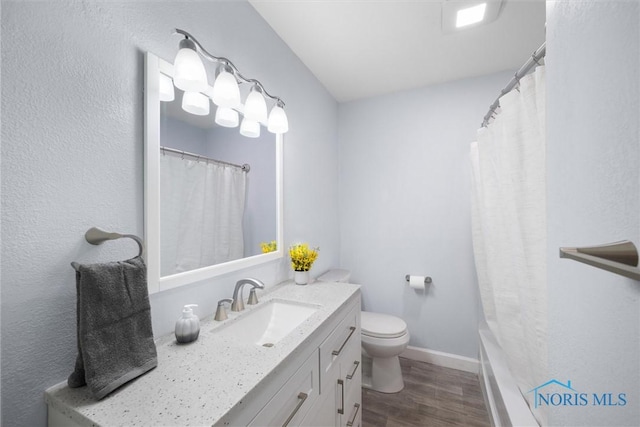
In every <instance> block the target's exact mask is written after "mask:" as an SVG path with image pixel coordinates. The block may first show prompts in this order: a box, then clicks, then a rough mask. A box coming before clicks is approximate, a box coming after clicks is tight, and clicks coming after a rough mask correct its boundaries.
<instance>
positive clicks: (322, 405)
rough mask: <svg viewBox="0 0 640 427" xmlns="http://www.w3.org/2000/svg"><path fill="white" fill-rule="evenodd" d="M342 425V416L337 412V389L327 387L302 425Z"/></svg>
mask: <svg viewBox="0 0 640 427" xmlns="http://www.w3.org/2000/svg"><path fill="white" fill-rule="evenodd" d="M339 424H340V415H339V414H338V411H337V410H336V387H328V386H326V385H325V387H324V389H323V390H322V394H320V396H319V399H317V400H316V404H315V405H314V407H313V408H311V410H310V411H309V412H308V413H307V415H306V417H305V418H304V420H302V422H301V423H300V425H302V426H305V427H328V426H337V425H339Z"/></svg>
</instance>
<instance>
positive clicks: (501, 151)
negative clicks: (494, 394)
mask: <svg viewBox="0 0 640 427" xmlns="http://www.w3.org/2000/svg"><path fill="white" fill-rule="evenodd" d="M544 70H545V69H544V67H543V66H540V67H538V68H537V69H536V70H535V71H534V72H533V73H531V74H529V75H527V76H525V77H524V78H523V79H522V80H521V82H520V88H519V90H513V91H511V92H509V93H508V94H506V95H504V96H503V97H502V98H501V99H500V106H501V111H500V113H499V114H498V115H497V116H496V119H495V121H493V122H492V123H491V124H489V126H488V127H487V128H482V129H480V130H479V131H478V134H477V142H474V143H472V144H471V154H470V157H471V166H472V177H473V195H472V236H473V248H474V255H475V263H476V270H477V274H478V284H479V286H480V296H481V299H482V306H483V310H484V315H485V319H486V321H487V324H488V325H489V328H490V329H491V331H492V332H493V334H494V335H495V336H496V339H497V340H498V342H499V343H500V345H501V347H502V349H503V350H504V352H505V354H506V356H507V361H508V364H509V368H510V370H511V372H512V374H513V375H514V377H515V379H516V381H517V382H518V386H519V387H520V391H521V392H522V395H523V396H524V398H525V399H527V400H528V402H529V407H530V408H532V411H533V414H534V416H535V417H536V418H537V419H538V421H539V422H540V423H541V425H545V424H546V413H544V412H542V411H541V408H540V407H539V408H538V409H534V406H535V405H534V404H533V397H534V393H530V391H531V390H532V389H533V388H534V387H537V386H538V385H540V384H543V383H544V382H546V381H547V380H549V378H548V375H549V373H548V371H547V281H546V279H547V264H546V256H547V254H546V252H547V225H546V224H547V223H546V178H545V176H546V165H545V81H544Z"/></svg>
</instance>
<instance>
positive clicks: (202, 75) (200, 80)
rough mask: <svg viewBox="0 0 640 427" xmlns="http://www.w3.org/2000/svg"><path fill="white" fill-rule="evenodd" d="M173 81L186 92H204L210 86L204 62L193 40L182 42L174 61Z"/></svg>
mask: <svg viewBox="0 0 640 427" xmlns="http://www.w3.org/2000/svg"><path fill="white" fill-rule="evenodd" d="M173 82H174V84H175V85H176V87H177V88H178V89H182V90H183V91H185V92H203V91H204V90H205V89H207V87H208V86H209V84H208V83H207V72H206V70H205V69H204V64H203V63H202V60H200V56H198V53H197V52H196V51H195V44H194V43H193V42H192V41H191V40H188V39H184V40H182V41H181V42H180V50H179V51H178V54H177V55H176V59H175V61H173Z"/></svg>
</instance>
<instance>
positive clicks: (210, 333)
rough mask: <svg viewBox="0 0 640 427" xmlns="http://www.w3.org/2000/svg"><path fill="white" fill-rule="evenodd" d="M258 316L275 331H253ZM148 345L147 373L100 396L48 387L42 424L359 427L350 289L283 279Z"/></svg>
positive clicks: (356, 335) (356, 319) (354, 303)
mask: <svg viewBox="0 0 640 427" xmlns="http://www.w3.org/2000/svg"><path fill="white" fill-rule="evenodd" d="M278 310H280V311H278ZM269 313H270V314H269ZM264 316H267V318H268V316H271V318H270V320H269V321H268V323H269V325H272V326H273V325H275V326H276V327H266V326H265V328H264V329H265V332H264V333H263V334H261V335H260V334H255V333H253V335H252V330H253V329H255V327H256V325H258V324H259V323H265V322H264V321H261V320H258V319H264V318H265V317H264ZM278 316H280V317H282V318H278ZM300 316H302V317H300ZM285 317H286V319H288V320H287V321H286V322H282V320H283V318H285ZM292 318H297V320H296V322H298V324H297V325H296V326H295V327H293V328H291V321H290V319H292ZM287 323H288V324H289V330H285V332H282V333H279V332H278V329H279V328H281V326H282V325H285V324H287ZM245 329H246V330H245ZM249 329H250V330H249ZM285 329H286V327H285ZM257 335H260V336H257ZM265 337H267V338H265ZM264 340H267V341H268V342H262V341H264ZM157 350H158V367H157V368H156V369H154V370H152V371H150V372H148V373H147V374H146V375H144V376H142V377H140V378H138V379H136V380H134V381H132V382H131V383H129V384H127V385H125V386H123V387H121V388H120V389H118V390H116V391H115V392H113V393H112V394H110V395H109V396H107V397H106V398H104V399H103V400H101V401H95V400H94V399H93V398H92V397H91V396H90V394H89V391H88V390H87V388H86V387H81V388H77V389H71V388H69V387H68V386H67V384H66V381H65V382H63V383H60V384H58V385H56V386H53V387H51V388H50V389H48V390H47V391H46V393H45V400H46V402H47V405H48V411H49V412H48V422H49V426H51V427H53V426H110V425H127V426H133V425H139V426H156V425H176V426H191V425H217V426H225V425H229V426H231V425H250V426H267V425H269V426H274V425H278V426H280V425H288V426H296V425H309V426H330V425H335V426H358V425H360V419H361V414H362V411H361V388H360V387H361V370H360V353H361V348H360V288H359V286H358V285H352V284H347V283H321V282H316V283H313V284H310V285H307V286H298V285H295V284H293V283H292V282H285V283H283V284H280V285H277V286H275V287H273V288H272V289H270V290H269V291H268V292H266V293H265V294H264V295H262V296H261V298H260V303H259V304H257V305H255V306H248V308H247V309H246V310H244V311H242V312H240V313H233V312H230V313H229V319H228V320H225V321H222V322H216V321H213V320H206V319H205V320H204V321H203V323H202V327H201V333H200V338H199V339H198V341H196V342H193V343H190V344H187V345H180V344H177V343H176V341H175V338H174V337H173V336H167V337H163V338H161V339H159V340H158V341H157Z"/></svg>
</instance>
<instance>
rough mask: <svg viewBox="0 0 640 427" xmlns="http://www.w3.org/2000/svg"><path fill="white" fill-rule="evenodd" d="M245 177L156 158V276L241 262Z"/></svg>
mask: <svg viewBox="0 0 640 427" xmlns="http://www.w3.org/2000/svg"><path fill="white" fill-rule="evenodd" d="M245 190H246V173H245V172H243V171H242V170H241V169H240V168H238V167H235V166H230V165H223V164H213V163H209V164H207V163H206V162H198V161H193V160H184V159H182V158H180V157H175V156H172V155H162V156H160V244H161V267H160V268H161V275H163V276H165V275H170V274H174V273H180V272H183V271H189V270H193V269H196V268H200V267H206V266H209V265H213V264H219V263H221V262H226V261H231V260H234V259H238V258H242V257H243V255H244V247H243V246H244V243H243V232H242V217H243V214H244V203H245Z"/></svg>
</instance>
